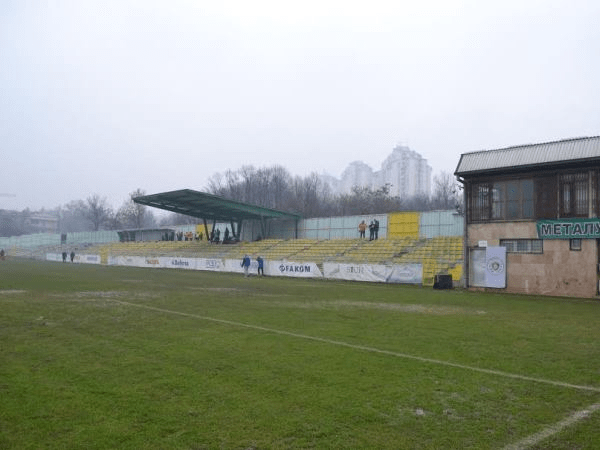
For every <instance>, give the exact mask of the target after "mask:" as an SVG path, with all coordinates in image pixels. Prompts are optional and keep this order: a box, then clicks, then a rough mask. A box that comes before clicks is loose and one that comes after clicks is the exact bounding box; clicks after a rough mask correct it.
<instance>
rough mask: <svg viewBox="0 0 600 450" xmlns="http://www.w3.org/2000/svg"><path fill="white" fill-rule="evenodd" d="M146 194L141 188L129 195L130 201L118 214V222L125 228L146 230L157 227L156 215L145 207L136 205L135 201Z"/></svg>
mask: <svg viewBox="0 0 600 450" xmlns="http://www.w3.org/2000/svg"><path fill="white" fill-rule="evenodd" d="M144 195H146V192H145V191H144V190H142V189H140V188H138V189H136V190H135V191H133V192H130V193H129V199H128V200H127V201H126V202H125V203H124V204H123V206H121V207H120V208H119V211H118V212H117V220H118V222H119V223H120V224H121V225H122V226H123V227H125V228H144V227H153V226H155V225H156V220H155V218H154V214H152V212H151V211H149V210H148V207H147V206H145V205H140V204H139V203H135V202H134V201H133V199H135V198H136V197H142V196H144Z"/></svg>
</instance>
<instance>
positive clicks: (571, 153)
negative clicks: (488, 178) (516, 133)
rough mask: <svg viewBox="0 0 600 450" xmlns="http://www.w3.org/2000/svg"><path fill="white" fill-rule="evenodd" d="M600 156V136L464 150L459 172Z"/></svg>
mask: <svg viewBox="0 0 600 450" xmlns="http://www.w3.org/2000/svg"><path fill="white" fill-rule="evenodd" d="M594 158H598V159H600V136H593V137H582V138H576V139H565V140H562V141H555V142H544V143H541V144H527V145H520V146H517V147H507V148H501V149H497V150H483V151H478V152H470V153H463V154H462V155H461V156H460V160H459V162H458V166H457V167H456V171H455V172H454V174H455V175H459V176H462V175H465V174H470V173H477V172H486V171H490V170H498V169H503V168H507V169H509V168H518V167H523V166H533V165H538V164H552V163H560V162H563V161H577V160H588V159H594Z"/></svg>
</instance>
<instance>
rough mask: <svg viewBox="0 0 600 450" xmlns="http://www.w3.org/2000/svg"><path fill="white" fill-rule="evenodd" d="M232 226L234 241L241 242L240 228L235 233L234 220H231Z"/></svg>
mask: <svg viewBox="0 0 600 450" xmlns="http://www.w3.org/2000/svg"><path fill="white" fill-rule="evenodd" d="M230 224H231V235H232V237H233V239H235V240H238V241H239V240H240V227H239V226H238V230H237V231H235V222H234V221H233V220H231V222H230Z"/></svg>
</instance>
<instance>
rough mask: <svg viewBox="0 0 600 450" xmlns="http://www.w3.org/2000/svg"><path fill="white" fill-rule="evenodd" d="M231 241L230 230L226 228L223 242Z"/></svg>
mask: <svg viewBox="0 0 600 450" xmlns="http://www.w3.org/2000/svg"><path fill="white" fill-rule="evenodd" d="M228 240H229V228H227V227H225V237H224V238H223V242H226V241H228Z"/></svg>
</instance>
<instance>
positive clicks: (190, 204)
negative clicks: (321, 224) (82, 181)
mask: <svg viewBox="0 0 600 450" xmlns="http://www.w3.org/2000/svg"><path fill="white" fill-rule="evenodd" d="M133 201H134V202H136V203H139V204H140V205H146V206H152V207H154V208H159V209H164V210H167V211H171V212H175V213H178V214H185V215H186V216H192V217H198V218H200V219H204V220H205V221H206V220H213V221H217V222H230V221H231V222H241V221H242V220H261V221H262V220H265V219H293V220H299V219H300V216H299V215H298V214H292V213H287V212H283V211H278V210H276V209H270V208H263V207H262V206H256V205H250V204H248V203H241V202H236V201H233V200H227V199H225V198H222V197H219V196H217V195H212V194H207V193H204V192H199V191H194V190H191V189H181V190H179V191H171V192H162V193H160V194H153V195H144V196H141V197H136V198H134V199H133Z"/></svg>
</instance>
